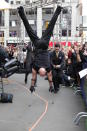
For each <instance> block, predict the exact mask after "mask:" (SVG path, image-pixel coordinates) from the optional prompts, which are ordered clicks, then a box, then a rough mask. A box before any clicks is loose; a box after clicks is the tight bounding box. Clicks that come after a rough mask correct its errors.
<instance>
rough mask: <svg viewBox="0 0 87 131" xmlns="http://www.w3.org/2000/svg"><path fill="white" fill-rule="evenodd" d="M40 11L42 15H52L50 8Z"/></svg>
mask: <svg viewBox="0 0 87 131" xmlns="http://www.w3.org/2000/svg"><path fill="white" fill-rule="evenodd" d="M42 11H43V14H53V9H52V8H44V9H43V10H42Z"/></svg>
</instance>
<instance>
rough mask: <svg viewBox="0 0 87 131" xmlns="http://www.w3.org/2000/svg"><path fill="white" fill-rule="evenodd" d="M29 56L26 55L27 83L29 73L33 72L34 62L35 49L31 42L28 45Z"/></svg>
mask: <svg viewBox="0 0 87 131" xmlns="http://www.w3.org/2000/svg"><path fill="white" fill-rule="evenodd" d="M26 49H27V56H26V64H25V69H26V72H25V84H26V83H27V78H28V74H29V73H31V72H32V63H33V59H34V56H33V51H32V45H31V42H30V43H29V44H28V46H27V48H26Z"/></svg>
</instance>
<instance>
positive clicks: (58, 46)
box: [55, 43, 60, 52]
mask: <svg viewBox="0 0 87 131" xmlns="http://www.w3.org/2000/svg"><path fill="white" fill-rule="evenodd" d="M59 50H60V44H59V43H56V44H55V51H56V52H59Z"/></svg>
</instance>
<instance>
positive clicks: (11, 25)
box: [9, 20, 17, 27]
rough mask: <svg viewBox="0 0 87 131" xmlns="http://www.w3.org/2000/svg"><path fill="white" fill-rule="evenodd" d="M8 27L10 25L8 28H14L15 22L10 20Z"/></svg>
mask: <svg viewBox="0 0 87 131" xmlns="http://www.w3.org/2000/svg"><path fill="white" fill-rule="evenodd" d="M9 25H10V27H15V26H17V21H14V20H12V21H10V23H9Z"/></svg>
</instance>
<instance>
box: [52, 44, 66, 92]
mask: <svg viewBox="0 0 87 131" xmlns="http://www.w3.org/2000/svg"><path fill="white" fill-rule="evenodd" d="M54 48H55V49H54V51H53V53H52V55H51V64H52V74H53V85H54V93H57V92H58V90H59V84H60V83H61V82H62V75H63V67H64V63H65V57H64V53H63V52H62V51H61V49H60V44H59V43H56V44H55V47H54Z"/></svg>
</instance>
